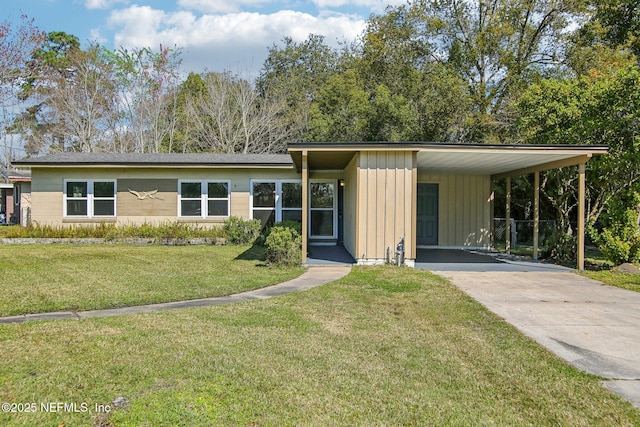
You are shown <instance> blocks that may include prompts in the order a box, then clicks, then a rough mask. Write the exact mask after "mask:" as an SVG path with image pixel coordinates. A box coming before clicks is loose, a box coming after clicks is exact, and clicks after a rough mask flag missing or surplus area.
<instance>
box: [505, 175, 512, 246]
mask: <svg viewBox="0 0 640 427" xmlns="http://www.w3.org/2000/svg"><path fill="white" fill-rule="evenodd" d="M506 199H507V206H506V209H505V220H506V221H507V223H506V229H505V241H504V250H505V252H506V253H508V254H510V253H511V177H510V176H508V177H507V197H506Z"/></svg>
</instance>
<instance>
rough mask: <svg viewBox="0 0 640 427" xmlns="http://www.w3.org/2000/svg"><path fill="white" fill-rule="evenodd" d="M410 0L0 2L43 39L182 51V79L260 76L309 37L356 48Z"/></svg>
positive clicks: (13, 17)
mask: <svg viewBox="0 0 640 427" xmlns="http://www.w3.org/2000/svg"><path fill="white" fill-rule="evenodd" d="M405 2H406V0H310V1H301V0H281V1H270V0H237V1H233V0H174V1H168V0H152V1H149V0H137V1H135V0H18V1H16V0H0V4H2V10H3V11H2V14H1V15H0V16H2V17H3V18H4V19H0V20H6V19H9V20H11V21H14V20H17V19H18V17H19V16H20V15H21V14H25V15H27V16H29V17H30V18H34V19H35V22H36V25H37V26H38V27H40V28H41V29H43V30H44V31H46V32H50V31H64V32H67V33H70V34H73V35H75V36H77V37H78V38H79V39H80V41H81V42H82V43H83V44H84V45H87V44H89V43H90V42H93V41H97V42H99V43H100V44H102V45H104V46H106V47H107V48H109V49H116V48H118V47H121V46H122V47H127V48H132V47H151V48H154V49H156V48H158V46H159V45H160V44H163V45H165V46H172V47H173V46H177V47H179V48H181V51H182V60H183V62H182V66H181V69H182V71H184V72H190V71H195V72H202V71H205V70H210V71H222V70H229V71H232V72H234V73H237V74H240V75H246V76H255V75H256V73H257V72H258V70H259V69H260V67H261V66H262V63H263V62H264V59H265V58H266V55H267V48H268V47H270V46H272V45H273V44H274V43H276V44H277V43H279V42H280V40H282V38H283V37H285V36H290V37H292V38H293V39H294V40H295V41H303V40H305V39H306V38H307V36H308V35H309V34H310V33H313V34H321V35H324V36H325V41H326V42H327V43H328V44H330V45H333V46H337V45H338V43H339V42H342V41H351V40H354V39H355V38H356V37H357V36H358V35H359V34H361V32H362V30H363V29H364V25H365V21H366V19H367V18H368V16H369V15H370V14H372V13H373V14H377V13H381V12H383V11H384V9H385V7H386V6H388V5H399V4H403V3H405Z"/></svg>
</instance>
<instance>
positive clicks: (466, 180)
mask: <svg viewBox="0 0 640 427" xmlns="http://www.w3.org/2000/svg"><path fill="white" fill-rule="evenodd" d="M418 182H420V183H437V184H438V209H439V214H438V246H449V247H481V248H488V247H490V245H491V200H490V199H491V178H490V177H489V176H478V175H447V174H429V173H428V172H427V171H418Z"/></svg>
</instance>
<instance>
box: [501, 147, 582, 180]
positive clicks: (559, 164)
mask: <svg viewBox="0 0 640 427" xmlns="http://www.w3.org/2000/svg"><path fill="white" fill-rule="evenodd" d="M591 157H592V153H587V154H583V155H581V156H577V157H569V158H567V159H562V160H556V161H553V162H549V163H543V164H540V165H537V166H531V167H528V168H522V169H516V170H513V171H509V172H503V173H499V174H496V175H492V176H491V179H493V180H499V179H503V178H507V177H510V176H520V175H527V174H530V173H534V172H543V171H547V170H550V169H558V168H563V167H567V166H576V165H579V164H581V163H587V162H588V161H589V159H591Z"/></svg>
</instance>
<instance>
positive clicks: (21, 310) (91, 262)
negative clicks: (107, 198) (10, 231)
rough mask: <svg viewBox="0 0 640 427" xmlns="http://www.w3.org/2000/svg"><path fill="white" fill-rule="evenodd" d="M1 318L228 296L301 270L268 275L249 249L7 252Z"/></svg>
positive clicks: (1, 266)
mask: <svg viewBox="0 0 640 427" xmlns="http://www.w3.org/2000/svg"><path fill="white" fill-rule="evenodd" d="M1 249H2V251H1V252H0V277H1V278H2V290H3V294H2V298H0V316H12V315H17V314H26V313H41V312H47V311H83V310H95V309H102V308H113V307H124V306H130V305H140V304H151V303H158V302H168V301H178V300H185V299H194V298H206V297H215V296H222V295H230V294H233V293H237V292H242V291H246V290H250V289H255V288H260V287H264V286H267V285H271V284H275V283H279V282H282V281H285V280H288V279H291V278H293V277H296V276H298V275H300V274H301V273H302V271H303V270H302V268H293V269H285V268H266V267H265V266H264V262H263V261H261V259H263V255H264V254H263V250H262V248H259V247H257V248H249V247H248V246H207V245H203V246H161V245H143V246H136V245H124V244H112V245H64V244H62V245H6V246H2V247H1Z"/></svg>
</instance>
